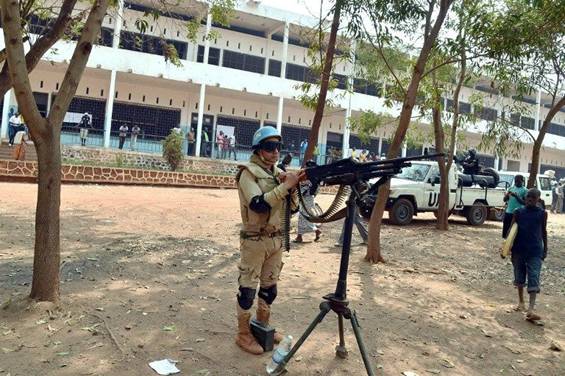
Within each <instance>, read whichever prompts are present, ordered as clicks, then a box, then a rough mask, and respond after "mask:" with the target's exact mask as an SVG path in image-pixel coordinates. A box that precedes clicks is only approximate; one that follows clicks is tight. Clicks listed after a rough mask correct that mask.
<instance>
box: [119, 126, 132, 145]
mask: <svg viewBox="0 0 565 376" xmlns="http://www.w3.org/2000/svg"><path fill="white" fill-rule="evenodd" d="M128 130H129V128H128V126H127V125H125V124H122V125H121V126H120V129H119V130H118V132H119V133H118V137H119V138H120V145H119V146H118V147H119V148H120V150H121V149H123V148H124V144H125V142H126V137H127V136H128Z"/></svg>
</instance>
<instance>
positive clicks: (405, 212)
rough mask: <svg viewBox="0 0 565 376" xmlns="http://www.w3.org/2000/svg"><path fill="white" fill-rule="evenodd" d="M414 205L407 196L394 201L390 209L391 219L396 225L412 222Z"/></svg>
mask: <svg viewBox="0 0 565 376" xmlns="http://www.w3.org/2000/svg"><path fill="white" fill-rule="evenodd" d="M413 216H414V206H412V202H410V200H408V199H405V198H399V199H398V200H396V201H395V202H394V204H393V205H392V208H390V211H389V217H390V221H391V222H392V223H394V224H395V225H407V224H409V223H410V222H412V217H413Z"/></svg>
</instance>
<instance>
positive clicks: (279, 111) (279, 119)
mask: <svg viewBox="0 0 565 376" xmlns="http://www.w3.org/2000/svg"><path fill="white" fill-rule="evenodd" d="M283 105H284V97H283V96H282V95H281V96H280V97H279V106H278V108H277V130H278V131H279V132H282V117H283Z"/></svg>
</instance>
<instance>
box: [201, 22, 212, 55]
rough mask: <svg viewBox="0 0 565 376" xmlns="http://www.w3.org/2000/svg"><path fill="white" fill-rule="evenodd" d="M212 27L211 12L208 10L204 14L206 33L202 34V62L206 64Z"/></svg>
mask: <svg viewBox="0 0 565 376" xmlns="http://www.w3.org/2000/svg"><path fill="white" fill-rule="evenodd" d="M211 29H212V13H210V12H208V15H207V16H206V34H204V60H203V61H202V62H203V63H204V64H208V55H209V54H210V39H209V38H208V36H209V35H210V30H211Z"/></svg>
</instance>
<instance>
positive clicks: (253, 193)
mask: <svg viewBox="0 0 565 376" xmlns="http://www.w3.org/2000/svg"><path fill="white" fill-rule="evenodd" d="M239 187H240V189H241V191H242V193H243V196H244V197H245V201H246V202H247V203H251V200H253V198H254V197H258V196H263V199H264V200H265V202H266V203H267V204H269V205H270V206H271V207H273V206H275V205H277V204H278V203H279V202H280V201H281V200H283V199H284V198H285V197H286V196H287V195H288V189H286V188H285V186H284V185H283V184H279V185H278V186H276V187H275V188H274V189H273V190H272V191H270V192H266V193H265V194H263V192H262V191H261V188H259V185H258V184H257V182H256V181H255V178H254V177H253V175H252V174H251V172H249V171H247V170H244V171H243V172H242V173H241V176H240V178H239Z"/></svg>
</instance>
